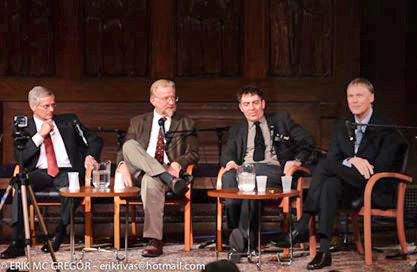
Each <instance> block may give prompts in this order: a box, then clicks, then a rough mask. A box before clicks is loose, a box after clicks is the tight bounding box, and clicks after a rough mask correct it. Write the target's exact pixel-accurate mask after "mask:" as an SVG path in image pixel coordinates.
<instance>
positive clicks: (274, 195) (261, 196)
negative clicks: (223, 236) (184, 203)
mask: <svg viewBox="0 0 417 272" xmlns="http://www.w3.org/2000/svg"><path fill="white" fill-rule="evenodd" d="M207 195H208V196H209V197H216V198H233V199H249V200H256V201H260V200H272V199H282V198H284V197H295V196H298V191H297V190H291V191H290V192H288V193H283V192H282V188H279V187H277V188H267V189H266V191H265V192H257V191H251V192H242V191H239V189H238V188H225V189H221V190H212V191H208V192H207ZM257 206H258V214H259V216H258V226H259V227H258V248H259V250H258V252H259V253H258V256H256V253H255V254H252V253H251V252H250V244H249V246H248V252H247V253H245V255H246V256H247V258H248V260H249V261H250V259H251V257H252V255H255V257H258V261H257V263H256V266H257V268H258V270H260V269H261V264H262V262H261V205H257ZM249 218H250V217H249ZM288 220H289V221H290V222H289V226H290V230H289V232H290V233H291V223H292V222H291V220H292V219H291V216H288ZM249 236H250V232H249V229H248V237H249ZM290 236H291V235H290ZM216 241H217V231H216ZM248 241H249V243H250V239H248ZM215 248H216V258H218V252H217V247H215ZM292 253H293V247H292V241H290V262H289V263H288V264H290V263H291V262H292ZM277 257H278V261H280V262H281V260H280V258H279V255H278V256H277ZM229 258H230V254H229ZM281 263H283V262H281Z"/></svg>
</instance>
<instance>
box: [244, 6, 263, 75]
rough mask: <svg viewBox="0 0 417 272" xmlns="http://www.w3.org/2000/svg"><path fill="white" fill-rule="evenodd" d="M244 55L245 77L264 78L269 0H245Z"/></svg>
mask: <svg viewBox="0 0 417 272" xmlns="http://www.w3.org/2000/svg"><path fill="white" fill-rule="evenodd" d="M244 3H245V6H244V15H245V16H244V28H243V29H244V41H243V44H244V51H243V52H244V53H243V54H244V55H243V75H244V77H245V79H249V80H254V79H264V78H266V73H267V61H266V60H267V55H268V50H267V39H266V38H267V35H266V32H267V29H266V20H267V13H266V10H267V6H268V5H267V3H268V1H267V0H257V1H253V0H244Z"/></svg>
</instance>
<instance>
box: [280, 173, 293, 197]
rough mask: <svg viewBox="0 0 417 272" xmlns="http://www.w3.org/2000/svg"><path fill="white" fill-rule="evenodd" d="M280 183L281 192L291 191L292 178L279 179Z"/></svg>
mask: <svg viewBox="0 0 417 272" xmlns="http://www.w3.org/2000/svg"><path fill="white" fill-rule="evenodd" d="M281 181H282V192H284V193H289V192H290V191H291V182H292V176H283V177H281Z"/></svg>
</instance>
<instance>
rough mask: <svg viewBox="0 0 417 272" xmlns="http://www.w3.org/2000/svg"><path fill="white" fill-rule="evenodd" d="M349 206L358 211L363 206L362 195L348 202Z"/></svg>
mask: <svg viewBox="0 0 417 272" xmlns="http://www.w3.org/2000/svg"><path fill="white" fill-rule="evenodd" d="M350 206H351V208H352V209H353V210H354V211H359V210H360V209H361V208H362V207H363V196H361V197H359V198H357V199H354V200H353V201H352V202H351V203H350Z"/></svg>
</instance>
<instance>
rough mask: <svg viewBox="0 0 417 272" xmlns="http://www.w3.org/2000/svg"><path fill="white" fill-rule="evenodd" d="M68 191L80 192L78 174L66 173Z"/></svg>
mask: <svg viewBox="0 0 417 272" xmlns="http://www.w3.org/2000/svg"><path fill="white" fill-rule="evenodd" d="M68 181H69V190H70V191H71V192H74V191H75V192H77V191H79V190H80V180H79V179H78V172H68Z"/></svg>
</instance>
